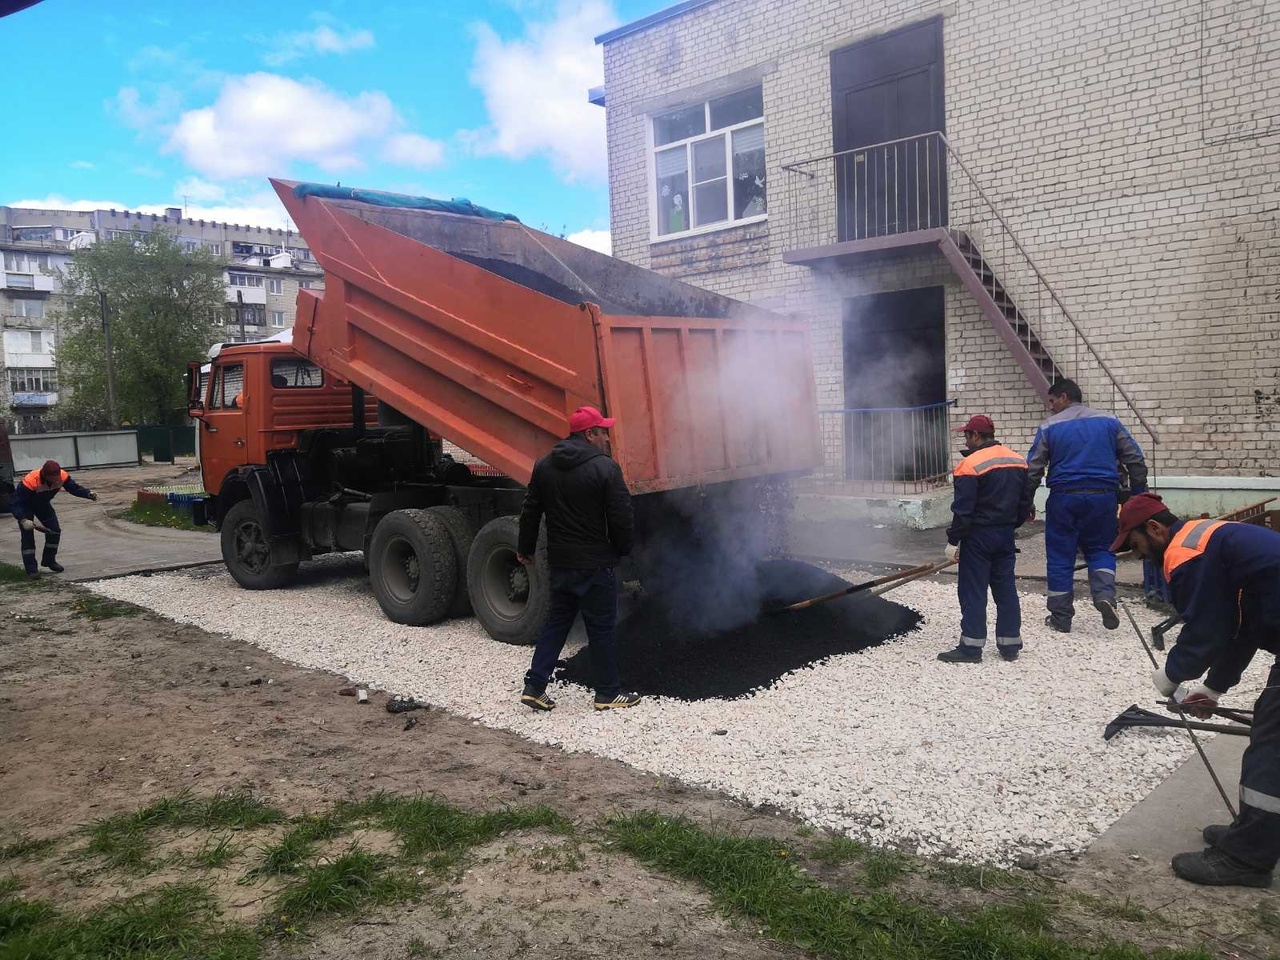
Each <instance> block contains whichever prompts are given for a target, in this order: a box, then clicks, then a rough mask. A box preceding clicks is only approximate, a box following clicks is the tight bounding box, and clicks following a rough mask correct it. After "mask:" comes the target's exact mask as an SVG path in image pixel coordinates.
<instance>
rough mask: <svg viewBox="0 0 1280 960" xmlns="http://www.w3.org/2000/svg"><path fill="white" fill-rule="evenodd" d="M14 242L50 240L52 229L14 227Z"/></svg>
mask: <svg viewBox="0 0 1280 960" xmlns="http://www.w3.org/2000/svg"><path fill="white" fill-rule="evenodd" d="M13 239H14V240H28V241H30V240H52V239H53V227H14V228H13Z"/></svg>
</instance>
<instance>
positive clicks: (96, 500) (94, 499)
mask: <svg viewBox="0 0 1280 960" xmlns="http://www.w3.org/2000/svg"><path fill="white" fill-rule="evenodd" d="M89 499H90V500H92V501H93V502H94V503H97V502H98V495H97V494H96V493H91V494H89Z"/></svg>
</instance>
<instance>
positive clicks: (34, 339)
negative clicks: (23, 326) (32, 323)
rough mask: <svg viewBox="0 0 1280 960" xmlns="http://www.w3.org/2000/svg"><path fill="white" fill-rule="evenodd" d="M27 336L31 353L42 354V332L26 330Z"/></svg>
mask: <svg viewBox="0 0 1280 960" xmlns="http://www.w3.org/2000/svg"><path fill="white" fill-rule="evenodd" d="M27 335H28V336H29V337H30V338H31V352H32V353H44V331H43V330H28V331H27Z"/></svg>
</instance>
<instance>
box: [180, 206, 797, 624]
mask: <svg viewBox="0 0 1280 960" xmlns="http://www.w3.org/2000/svg"><path fill="white" fill-rule="evenodd" d="M273 184H274V186H275V189H276V191H277V193H278V194H279V195H280V198H281V200H282V201H283V202H284V204H285V207H286V208H287V209H288V211H289V214H290V216H291V217H292V218H293V220H294V222H295V223H296V224H297V226H298V229H299V230H300V232H301V233H302V235H303V237H304V238H305V239H306V241H307V243H308V245H309V246H310V248H311V250H312V251H313V253H314V255H315V257H316V259H317V260H318V261H319V262H320V264H321V265H322V266H323V267H324V271H325V289H324V291H323V293H320V294H317V293H313V292H311V291H310V290H305V289H304V290H301V291H299V294H298V318H297V322H296V324H295V326H294V328H293V334H292V342H291V343H277V342H263V343H253V344H228V345H223V346H222V347H221V348H219V349H217V350H216V351H214V355H213V356H212V358H211V360H210V363H209V364H207V365H206V367H207V375H204V374H201V372H200V365H196V364H193V365H192V367H191V369H190V374H191V375H190V384H191V393H190V397H191V402H190V407H191V415H192V416H193V417H195V418H196V419H197V420H198V421H199V422H200V423H201V425H202V429H201V431H200V433H201V439H200V466H201V470H202V472H203V479H204V486H205V490H206V491H207V496H206V498H205V499H204V500H202V501H200V502H199V503H198V504H197V506H196V519H197V521H199V522H210V523H214V524H216V525H217V526H218V528H219V530H220V532H221V536H222V552H223V558H224V560H225V562H226V564H227V567H228V569H229V571H230V572H231V574H232V575H233V576H234V577H235V579H236V580H237V581H238V582H239V583H240V584H241V585H242V586H245V587H247V588H250V589H263V588H274V587H281V586H284V585H286V584H287V583H288V582H289V581H290V580H291V579H292V578H293V576H294V575H295V573H296V571H297V568H298V564H299V562H300V561H305V560H308V559H310V558H311V557H313V556H316V555H318V554H321V553H326V552H332V551H349V550H362V551H364V554H365V561H366V565H367V566H368V569H369V574H370V580H371V582H372V586H373V590H374V593H375V595H376V596H377V599H378V602H379V603H380V604H381V606H382V609H383V610H384V612H385V613H386V614H387V616H388V617H390V618H391V619H392V620H395V621H397V622H401V623H411V624H427V623H432V622H435V621H437V620H440V619H442V618H444V617H447V616H460V615H466V614H468V613H470V612H472V611H474V613H475V615H476V616H477V617H478V618H479V619H480V621H481V623H482V624H483V626H484V627H485V628H486V629H487V630H488V632H489V633H490V634H491V635H492V636H493V637H495V638H496V639H498V640H503V641H506V642H511V643H528V642H533V640H534V639H536V635H537V631H538V628H539V626H540V624H541V621H542V619H543V617H544V615H545V612H546V605H547V601H548V592H547V576H546V569H545V563H546V561H545V550H542V549H540V550H539V557H538V560H537V563H536V564H535V565H533V566H532V567H531V568H526V567H523V566H522V565H520V564H519V563H518V562H517V561H516V557H515V547H516V528H517V522H516V515H517V514H518V513H519V509H520V504H521V500H522V498H523V487H522V484H523V483H524V482H526V481H527V480H528V478H529V476H530V474H531V472H532V470H533V464H534V461H535V460H536V459H537V458H538V457H540V456H542V455H543V454H545V453H546V452H547V451H548V450H550V448H551V447H552V445H553V444H554V443H555V442H556V441H557V440H559V439H562V438H563V437H564V435H565V433H566V430H567V423H568V417H569V414H570V413H571V412H572V411H573V410H574V409H576V408H577V407H579V406H582V405H584V404H590V405H592V406H596V407H598V408H599V409H601V410H602V411H604V412H605V413H606V415H608V416H613V417H617V418H618V424H617V426H616V427H615V428H614V430H613V431H612V444H613V446H612V454H613V456H614V458H615V459H616V460H617V461H618V462H619V464H620V465H621V467H622V471H623V476H624V477H625V479H626V482H627V485H628V487H629V488H630V490H631V492H632V493H633V494H634V495H636V501H635V502H636V512H637V537H638V539H639V540H640V541H642V542H644V541H646V532H651V533H652V534H653V536H650V537H648V542H649V543H650V544H652V543H654V542H655V539H656V537H657V532H656V530H657V527H659V526H666V527H669V528H671V527H674V528H675V529H674V533H675V535H676V536H677V537H679V536H680V535H681V532H680V529H679V528H680V526H681V524H679V523H674V524H673V523H672V522H671V518H672V517H673V516H675V515H677V514H679V513H681V512H683V514H684V515H685V516H689V515H690V514H699V513H703V512H709V511H710V510H711V508H712V507H713V506H714V505H715V504H716V503H718V502H720V501H721V500H724V501H726V502H727V501H728V500H731V499H736V500H741V499H742V492H743V491H744V490H750V489H751V488H752V487H753V485H756V484H759V483H761V482H765V481H771V480H774V479H776V478H778V477H785V476H794V475H798V474H802V473H805V472H807V471H809V470H811V469H813V468H814V467H815V466H816V465H817V464H818V463H819V462H820V460H821V448H820V442H819V435H818V424H817V410H816V404H815V391H814V380H813V370H812V362H811V352H810V346H809V341H808V332H807V329H806V327H805V325H804V324H803V323H798V322H795V321H793V320H790V319H786V318H783V317H781V316H778V315H776V314H773V313H770V312H767V311H764V310H760V309H757V308H754V307H751V306H749V305H747V304H744V303H741V302H738V301H734V300H731V299H728V298H725V297H722V296H718V295H716V294H712V293H709V292H707V291H705V290H700V289H698V288H696V287H693V286H690V285H688V284H684V283H680V282H678V281H675V280H671V279H668V278H665V277H662V276H660V275H658V274H655V273H653V272H651V271H648V270H644V269H642V268H639V267H636V266H633V265H631V264H627V263H624V262H622V261H620V260H615V259H613V258H611V257H607V256H604V255H602V254H599V253H596V252H594V251H591V250H587V249H585V248H583V247H579V246H577V245H576V244H573V243H569V242H568V241H566V240H563V239H560V238H558V237H554V236H550V235H548V234H545V233H541V232H539V231H536V230H531V229H529V228H527V227H525V226H523V225H522V224H520V223H519V222H518V221H516V220H515V219H514V218H508V217H504V216H503V215H500V214H494V213H492V212H491V211H487V210H483V209H482V208H478V207H472V206H470V205H469V204H466V203H465V201H453V202H449V203H443V202H439V201H432V200H428V199H426V198H418V197H404V196H400V195H396V194H385V193H378V192H373V191H358V190H350V189H345V188H341V189H340V188H334V187H327V186H322V185H315V184H298V183H293V182H288V181H273ZM442 440H447V441H449V442H450V443H452V444H454V445H456V446H457V447H458V448H461V450H464V451H466V452H467V453H469V454H471V455H472V457H474V458H477V459H478V460H480V461H483V463H485V464H488V465H490V466H491V467H492V468H494V469H493V470H489V471H481V470H477V469H475V468H474V466H473V465H472V466H469V465H468V464H467V463H465V462H462V460H455V459H454V458H452V457H450V456H449V455H448V454H447V453H445V452H444V447H443V444H442V442H441V441H442ZM495 473H496V474H497V475H495ZM683 535H684V536H685V537H686V539H687V537H688V536H689V533H688V528H686V529H685V530H684V533H683ZM649 553H650V555H652V554H653V550H652V549H651V550H650V551H649ZM640 573H641V574H642V575H643V573H644V571H643V570H641V571H640Z"/></svg>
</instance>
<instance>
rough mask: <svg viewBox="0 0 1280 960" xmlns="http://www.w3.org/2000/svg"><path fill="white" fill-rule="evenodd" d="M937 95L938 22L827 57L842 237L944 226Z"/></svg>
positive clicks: (942, 127) (939, 61)
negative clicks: (930, 135) (935, 134)
mask: <svg viewBox="0 0 1280 960" xmlns="http://www.w3.org/2000/svg"><path fill="white" fill-rule="evenodd" d="M943 91H944V88H943V75H942V18H941V17H936V18H934V19H932V20H927V21H925V22H923V23H917V24H912V25H911V26H909V27H903V28H902V29H900V30H894V31H893V32H891V33H886V34H882V35H881V36H878V37H873V38H871V39H870V40H864V41H862V42H860V43H856V44H854V45H852V46H849V47H844V48H842V49H840V50H836V51H835V52H833V53H832V54H831V118H832V127H833V129H832V138H833V141H834V151H835V153H836V154H839V156H837V158H836V167H835V176H836V202H837V204H838V206H837V212H838V219H839V239H840V240H842V241H843V240H860V239H865V238H869V237H879V236H884V235H887V234H895V233H903V232H906V231H910V230H923V229H927V228H929V227H938V226H945V225H946V210H947V198H946V186H947V175H946V150H945V148H944V147H943V145H942V143H941V141H940V140H939V138H937V137H921V135H922V134H928V133H933V132H935V131H938V132H943V131H945V130H946V124H945V120H946V111H945V109H944V103H943ZM907 138H918V139H907ZM860 147H873V149H867V150H860V149H859V148H860ZM849 151H851V152H849Z"/></svg>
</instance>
